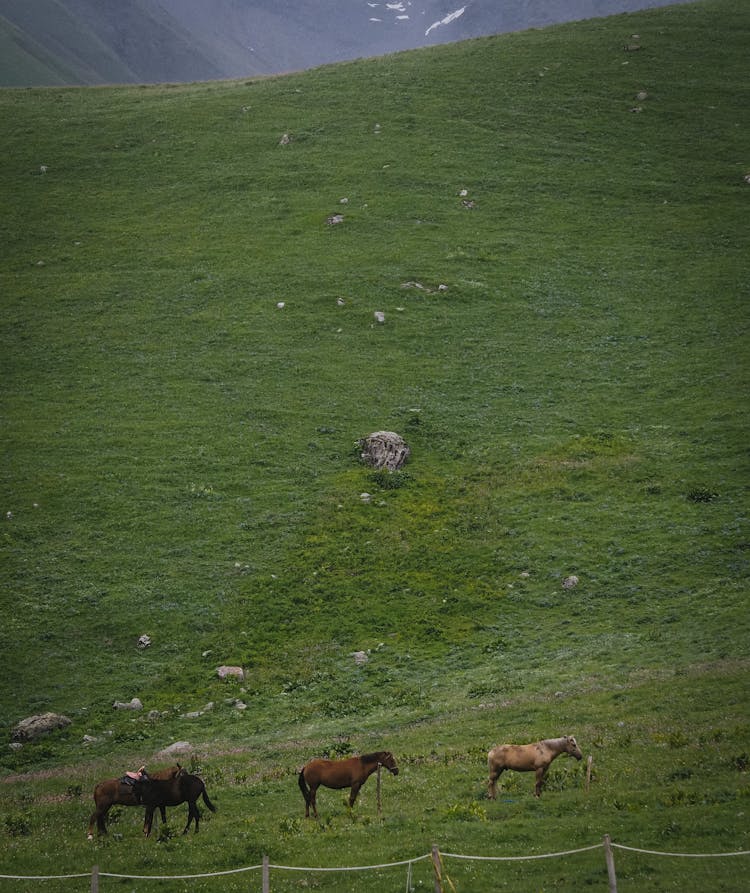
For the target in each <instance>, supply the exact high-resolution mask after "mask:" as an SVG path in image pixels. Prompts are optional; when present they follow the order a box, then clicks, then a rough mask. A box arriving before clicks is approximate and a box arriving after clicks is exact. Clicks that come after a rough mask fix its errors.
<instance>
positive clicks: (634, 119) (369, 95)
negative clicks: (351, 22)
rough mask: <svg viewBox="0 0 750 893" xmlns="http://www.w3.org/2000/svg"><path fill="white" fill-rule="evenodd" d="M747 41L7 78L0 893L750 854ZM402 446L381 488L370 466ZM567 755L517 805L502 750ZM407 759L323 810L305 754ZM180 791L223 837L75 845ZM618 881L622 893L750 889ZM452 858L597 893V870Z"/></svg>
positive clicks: (628, 871)
mask: <svg viewBox="0 0 750 893" xmlns="http://www.w3.org/2000/svg"><path fill="white" fill-rule="evenodd" d="M748 34H750V7H748V5H747V4H746V3H744V2H739V0H702V2H698V3H695V4H680V5H675V6H670V7H664V8H661V9H658V10H652V11H644V12H642V13H638V14H633V15H625V16H613V17H611V18H607V19H599V20H594V19H592V20H590V21H586V22H580V23H570V24H567V25H564V26H559V27H554V28H548V29H540V30H534V31H529V32H525V33H518V34H508V35H503V36H498V37H494V38H486V39H485V38H483V39H479V40H475V41H470V42H467V43H461V44H453V45H447V46H443V47H435V48H430V49H427V50H424V51H419V52H414V53H404V54H399V55H395V56H390V57H385V58H380V59H369V60H360V61H357V62H352V63H347V64H342V65H337V66H329V67H324V68H320V69H316V70H314V71H308V72H303V73H298V74H290V75H288V76H284V77H276V78H269V79H265V80H258V79H247V80H238V81H232V82H221V83H219V82H214V83H211V84H193V85H182V86H174V85H162V86H158V87H126V88H97V89H57V88H54V89H33V90H2V91H0V114H2V120H3V127H2V128H0V147H2V158H3V159H4V162H3V164H2V165H1V166H0V192H1V194H2V197H3V214H2V217H1V218H0V231H1V233H0V235H1V237H2V245H3V251H2V254H1V256H0V302H2V313H1V314H0V381H2V387H1V388H0V418H1V419H2V437H1V438H0V443H1V447H0V449H1V450H2V453H1V454H0V497H1V499H0V578H1V580H2V589H1V590H0V591H1V592H2V595H0V599H1V600H2V601H1V602H0V604H1V605H2V619H3V622H2V624H0V651H1V652H2V654H3V668H4V672H3V674H2V677H1V678H0V725H1V726H2V728H3V729H4V730H5V734H6V743H5V745H3V746H2V747H0V842H2V857H0V875H8V874H24V875H39V874H54V875H60V874H63V873H75V872H76V871H87V870H89V869H90V868H91V866H92V865H94V864H98V865H99V866H100V867H101V868H102V869H104V868H105V866H106V869H107V870H108V871H111V872H122V873H133V874H140V875H149V876H152V875H165V874H168V875H175V874H180V875H184V874H198V873H201V872H208V871H221V870H224V869H230V868H238V867H242V866H247V865H252V864H256V863H258V862H260V860H261V859H262V857H263V855H264V854H268V855H269V857H270V859H271V861H272V862H273V863H274V864H285V865H298V866H305V865H313V866H318V867H326V866H328V867H330V866H337V865H342V864H345V865H350V866H357V865H363V864H384V863H389V862H392V861H398V860H402V859H409V858H412V856H416V855H420V854H422V853H425V852H429V851H430V848H431V846H432V844H433V843H435V844H438V845H439V847H440V849H441V851H442V852H445V853H454V854H455V853H458V854H461V853H466V854H474V855H486V856H493V855H509V856H515V855H522V854H524V853H529V854H540V853H545V852H550V851H554V852H557V851H568V850H571V849H575V848H578V847H585V846H588V845H591V844H597V843H600V842H601V840H602V837H603V835H604V834H610V835H611V837H612V839H613V841H615V842H620V843H622V844H630V845H633V846H635V847H641V848H644V849H647V850H651V851H670V852H678V853H719V852H734V851H741V850H748V849H750V841H749V840H748V831H747V828H748V824H747V810H748V793H749V789H748V776H747V769H748V760H749V759H750V757H748V753H749V752H750V745H749V744H748V741H749V740H750V726H749V724H748V719H747V717H748V694H747V671H748V659H749V654H748V649H749V643H750V630H749V629H748V612H747V592H748V554H750V552H749V550H748V542H750V537H749V536H748V529H747V528H748V512H747V505H748V503H747V495H748V467H747V431H748V404H747V399H746V395H747V393H748V368H749V367H748V340H747V338H748V310H747V308H748V306H749V304H748V298H749V297H750V295H748V288H749V282H750V280H749V279H748V275H747V272H748V260H747V258H748V248H749V247H750V246H749V245H748V236H747V234H748V228H747V219H748V217H747V212H748V203H749V202H750V185H748V183H747V182H746V178H747V176H748V174H750V155H748V145H747V137H746V135H747V133H748V132H750V95H748V93H749V91H750V77H749V76H748V75H749V74H750V72H749V71H748V68H749V67H750V63H748V54H747V45H748ZM633 35H638V38H637V40H636V38H635V37H634V36H633ZM633 43H637V44H638V45H639V46H640V49H639V50H638V51H637V52H634V51H633V52H630V51H626V50H625V49H624V47H627V46H628V45H630V44H633ZM641 94H645V96H642V95H641ZM635 108H638V109H639V110H638V111H637V112H636V111H634V109H635ZM284 134H286V135H287V136H288V139H287V140H284V141H283V144H282V136H283V135H284ZM334 217H336V218H338V217H340V218H341V220H337V222H336V224H335V225H331V224H329V223H328V222H327V221H328V220H329V219H332V218H334ZM376 313H378V314H382V322H380V321H378V320H379V317H376V316H375V314H376ZM380 431H389V432H395V433H397V434H398V435H400V436H401V437H403V439H404V441H405V443H406V445H407V446H408V448H409V450H410V454H409V458H408V461H407V462H406V463H405V464H404V465H403V467H401V468H399V469H398V470H396V471H393V472H388V471H387V470H385V469H373V468H370V467H368V466H366V465H364V464H363V463H362V462H361V460H360V453H361V446H360V445H359V444H360V442H361V441H362V439H363V438H366V437H368V436H369V435H370V434H372V433H373V432H380ZM574 580H575V582H573V581H574ZM227 668H231V669H232V670H233V672H232V673H229V674H227V673H226V672H225V671H226V669H227ZM219 669H222V671H224V672H223V675H222V674H220V673H219ZM115 704H117V705H119V706H118V707H117V708H115V707H114V706H113V705H115ZM140 705H142V707H141V709H138V708H139V706H140ZM45 712H54V713H55V714H61V715H64V716H65V717H67V718H68V719H69V720H70V723H69V724H67V725H64V726H63V727H61V728H58V729H56V730H54V731H52V732H50V733H49V734H47V735H44V736H41V737H38V738H35V739H33V740H29V741H12V740H11V734H12V729H13V728H14V727H15V726H16V724H17V723H18V722H19V721H21V720H23V719H24V718H26V717H29V716H32V715H35V714H42V713H45ZM563 731H571V732H572V733H574V734H575V737H576V740H577V743H578V746H579V748H580V750H581V753H582V755H583V757H584V759H582V760H581V761H580V762H577V761H574V760H556V761H555V762H554V763H553V764H552V765H551V767H550V769H549V774H548V776H547V779H546V783H545V788H544V791H545V793H544V795H543V796H542V797H541V798H539V799H537V798H534V797H533V796H531V795H530V791H529V784H530V778H529V777H528V776H525V775H522V774H520V773H510V772H509V773H505V774H504V775H503V782H502V786H501V788H502V793H501V794H499V795H498V798H497V800H496V801H494V802H490V801H488V799H487V790H486V785H487V751H488V749H489V748H490V747H491V746H492V745H493V744H494V743H496V742H498V741H538V740H542V739H544V738H547V737H550V736H553V735H557V734H560V733H561V732H563ZM181 742H182V743H183V745H184V748H185V749H184V750H183V751H182V752H181V753H180V755H179V756H172V755H171V752H170V755H169V756H167V755H166V754H165V749H166V748H167V747H171V746H173V745H175V744H179V743H181ZM11 745H12V746H11ZM381 747H387V748H388V749H389V750H391V751H392V752H393V753H394V754H397V755H398V765H399V770H400V772H399V777H398V779H391V778H390V777H388V778H387V782H388V783H387V784H383V790H382V795H383V803H382V814H381V815H380V816H378V815H377V811H376V809H375V808H374V798H375V796H376V788H375V785H374V783H373V782H372V781H371V782H370V783H369V784H366V785H365V786H364V787H363V788H362V790H361V791H360V793H359V796H358V800H357V808H356V809H355V810H349V809H348V807H347V804H346V800H347V799H348V796H347V794H346V793H341V792H339V793H336V792H331V791H327V792H326V795H327V796H326V799H325V809H324V810H321V819H320V821H318V822H306V821H305V820H304V817H303V815H302V809H301V805H302V804H301V798H300V791H299V787H298V781H297V773H298V770H299V767H300V766H301V765H303V764H304V762H305V761H306V760H307V759H309V757H310V755H311V754H319V755H321V756H325V757H326V758H329V759H335V760H338V759H345V758H348V757H350V756H352V755H353V754H355V753H360V754H364V753H370V752H373V751H374V750H375V749H376V748H381ZM162 754H164V756H162ZM589 757H592V758H593V760H592V763H591V767H592V772H591V778H590V782H589V783H587V779H586V768H587V765H588V758H589ZM175 759H179V761H180V762H181V763H182V764H183V765H185V766H186V768H188V770H189V771H190V772H191V773H192V774H196V775H200V776H201V777H202V778H203V779H204V780H205V783H206V786H207V788H208V790H209V791H210V792H211V798H212V800H214V799H215V801H216V803H217V804H218V805H219V806H220V809H219V810H218V811H217V812H216V813H215V814H213V813H210V812H206V813H205V814H204V815H203V822H202V827H201V833H200V834H198V835H195V834H190V835H185V836H184V837H183V836H181V835H180V834H179V832H180V831H181V830H182V827H183V821H184V815H183V814H182V811H181V810H179V809H178V812H177V814H176V815H175V811H174V810H170V811H169V813H168V818H169V822H168V823H167V824H166V825H159V826H158V828H157V829H156V830H155V833H154V834H153V835H152V836H151V838H150V839H148V840H146V839H144V838H143V835H142V834H141V827H142V824H143V816H142V815H141V812H140V810H138V809H132V808H128V809H119V808H114V809H112V810H110V814H109V834H108V835H107V836H106V837H104V836H103V837H101V838H95V839H94V840H93V841H88V840H86V827H87V822H88V818H89V815H90V812H91V802H90V792H91V791H92V790H93V788H94V785H95V784H96V783H97V782H98V781H99V780H101V779H102V778H107V777H110V776H115V775H117V773H118V772H120V771H121V770H122V768H123V767H125V766H137V765H141V764H142V763H146V765H152V764H153V765H159V764H161V765H166V764H167V763H169V762H174V761H175ZM204 831H205V833H204ZM615 859H616V861H617V863H618V880H619V889H620V891H621V893H623V891H624V893H628V891H629V890H630V891H636V890H637V891H638V893H652V891H653V893H656V891H662V890H664V889H670V888H674V889H680V890H684V891H703V890H705V889H712V890H718V891H722V890H725V891H733V893H736V890H737V888H738V884H739V883H740V881H741V879H743V878H744V877H746V875H747V863H746V860H745V861H743V860H744V859H745V857H735V858H726V859H679V858H671V859H669V858H666V857H665V858H661V857H656V856H653V855H644V854H636V853H632V852H624V851H617V852H616V854H615ZM445 867H446V870H447V872H448V874H449V876H450V878H451V880H452V881H453V882H454V883H455V884H456V888H457V889H458V890H461V889H464V890H469V889H470V890H472V893H484V891H490V890H492V891H496V890H503V889H508V890H514V891H524V890H529V891H531V890H534V891H538V890H542V889H543V890H556V891H560V890H576V891H578V890H581V889H585V888H586V887H592V888H594V889H601V888H602V886H603V884H606V869H605V866H604V863H603V859H602V857H601V853H600V852H592V853H584V854H581V855H577V856H575V857H572V856H571V857H570V859H569V860H568V859H565V860H563V861H559V862H558V861H557V860H544V859H542V860H538V861H534V862H508V863H497V864H495V863H484V862H482V863H479V862H460V861H458V860H454V861H451V860H450V859H448V858H446V863H445ZM399 872H400V873H398V874H396V875H395V876H394V875H393V874H392V873H391V869H387V870H386V869H382V870H374V871H373V872H372V873H369V874H367V875H366V876H363V877H362V878H361V879H360V878H358V880H357V889H358V890H362V891H369V890H372V891H381V890H392V889H398V888H399V887H400V888H402V889H403V887H404V886H405V883H406V869H403V871H402V870H401V869H399ZM738 879H739V880H738ZM412 882H413V886H414V887H415V889H418V888H419V886H420V885H421V887H422V888H425V889H429V888H430V884H431V883H432V876H431V874H430V869H429V865H426V866H423V865H422V864H421V863H419V864H418V865H415V866H414V875H413V877H412ZM19 883H20V884H21V885H22V886H23V883H25V882H19V881H15V880H5V879H3V881H2V884H3V889H5V887H6V886H8V885H9V889H11V890H13V889H21V887H19V886H18V884H19ZM70 883H71V882H70V881H65V880H50V881H44V882H41V881H40V882H39V884H40V885H43V889H44V890H45V893H63V891H67V890H69V889H70ZM116 883H118V882H116V881H115V882H113V881H112V880H111V879H103V889H104V890H107V889H109V887H111V886H114V884H116ZM134 883H135V882H134ZM137 883H138V888H139V890H140V889H141V886H143V885H145V883H146V882H140V881H139V882H137ZM155 883H156V884H157V885H158V888H159V890H161V891H166V893H172V891H177V890H180V891H188V893H193V891H201V893H203V891H206V893H209V891H213V890H216V889H218V887H217V883H219V884H220V886H221V889H222V891H229V893H232V891H235V890H237V891H238V890H240V889H246V888H247V883H248V877H247V876H243V875H238V876H227V877H226V878H223V879H221V881H219V882H217V881H216V880H215V879H214V880H209V879H196V880H194V881H190V882H188V881H186V880H179V881H177V880H175V881H158V882H155ZM347 883H348V881H347V879H346V876H342V875H338V874H330V875H328V874H320V875H315V876H314V877H310V878H303V877H302V876H300V875H295V874H293V873H290V874H282V873H279V874H278V875H276V874H274V882H273V888H274V890H278V891H283V890H294V889H299V888H300V886H303V885H304V884H308V885H315V886H316V889H319V890H341V889H345V888H346V885H347ZM34 889H36V888H34ZM40 889H41V886H40ZM32 893H33V891H32Z"/></svg>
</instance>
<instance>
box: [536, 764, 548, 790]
mask: <svg viewBox="0 0 750 893" xmlns="http://www.w3.org/2000/svg"><path fill="white" fill-rule="evenodd" d="M548 769H549V766H540V767H539V768H538V769H537V770H536V785H535V787H534V796H535V797H541V796H542V785H543V784H544V779H545V778H546V777H547V770H548Z"/></svg>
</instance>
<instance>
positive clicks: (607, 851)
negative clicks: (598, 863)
mask: <svg viewBox="0 0 750 893" xmlns="http://www.w3.org/2000/svg"><path fill="white" fill-rule="evenodd" d="M604 858H605V859H606V860H607V875H608V876H609V893H617V875H616V874H615V857H614V856H613V855H612V839H611V838H610V836H609V834H605V835H604Z"/></svg>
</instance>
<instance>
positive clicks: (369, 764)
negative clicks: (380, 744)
mask: <svg viewBox="0 0 750 893" xmlns="http://www.w3.org/2000/svg"><path fill="white" fill-rule="evenodd" d="M378 766H385V768H386V769H387V770H388V771H389V772H390V773H391V775H398V766H397V765H396V760H395V759H394V758H393V754H392V753H391V752H390V751H388V750H379V751H377V752H376V753H366V754H363V755H362V756H360V757H349V758H348V759H346V760H321V759H315V760H310V761H309V762H308V763H306V764H305V765H304V766H303V767H302V768H301V769H300V772H299V777H298V781H299V788H300V790H301V791H302V796H303V797H304V798H305V818H310V807H311V806H312V810H313V815H314V816H315V818H316V819H317V817H318V810H317V807H316V805H315V795H316V793H317V791H318V788H319V787H320V785H323V786H324V787H326V788H333V789H334V790H341V789H342V788H351V792H350V794H349V808H350V809H351V808H352V807H353V806H354V801H355V800H356V799H357V794H358V793H359V789H360V788H361V787H362V785H363V784H364V783H365V782H366V781H367V779H368V778H369V777H370V776H371V775H372V773H373V772H375V770H376V769H377V768H378Z"/></svg>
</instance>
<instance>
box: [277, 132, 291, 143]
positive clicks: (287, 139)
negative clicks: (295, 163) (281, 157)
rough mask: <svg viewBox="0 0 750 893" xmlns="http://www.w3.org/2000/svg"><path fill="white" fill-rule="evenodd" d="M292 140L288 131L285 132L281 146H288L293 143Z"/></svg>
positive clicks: (280, 141)
mask: <svg viewBox="0 0 750 893" xmlns="http://www.w3.org/2000/svg"><path fill="white" fill-rule="evenodd" d="M291 141H292V138H291V137H290V136H289V134H288V133H285V134H284V135H283V136H282V137H281V139H280V140H279V145H280V146H288V145H289V143H291Z"/></svg>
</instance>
